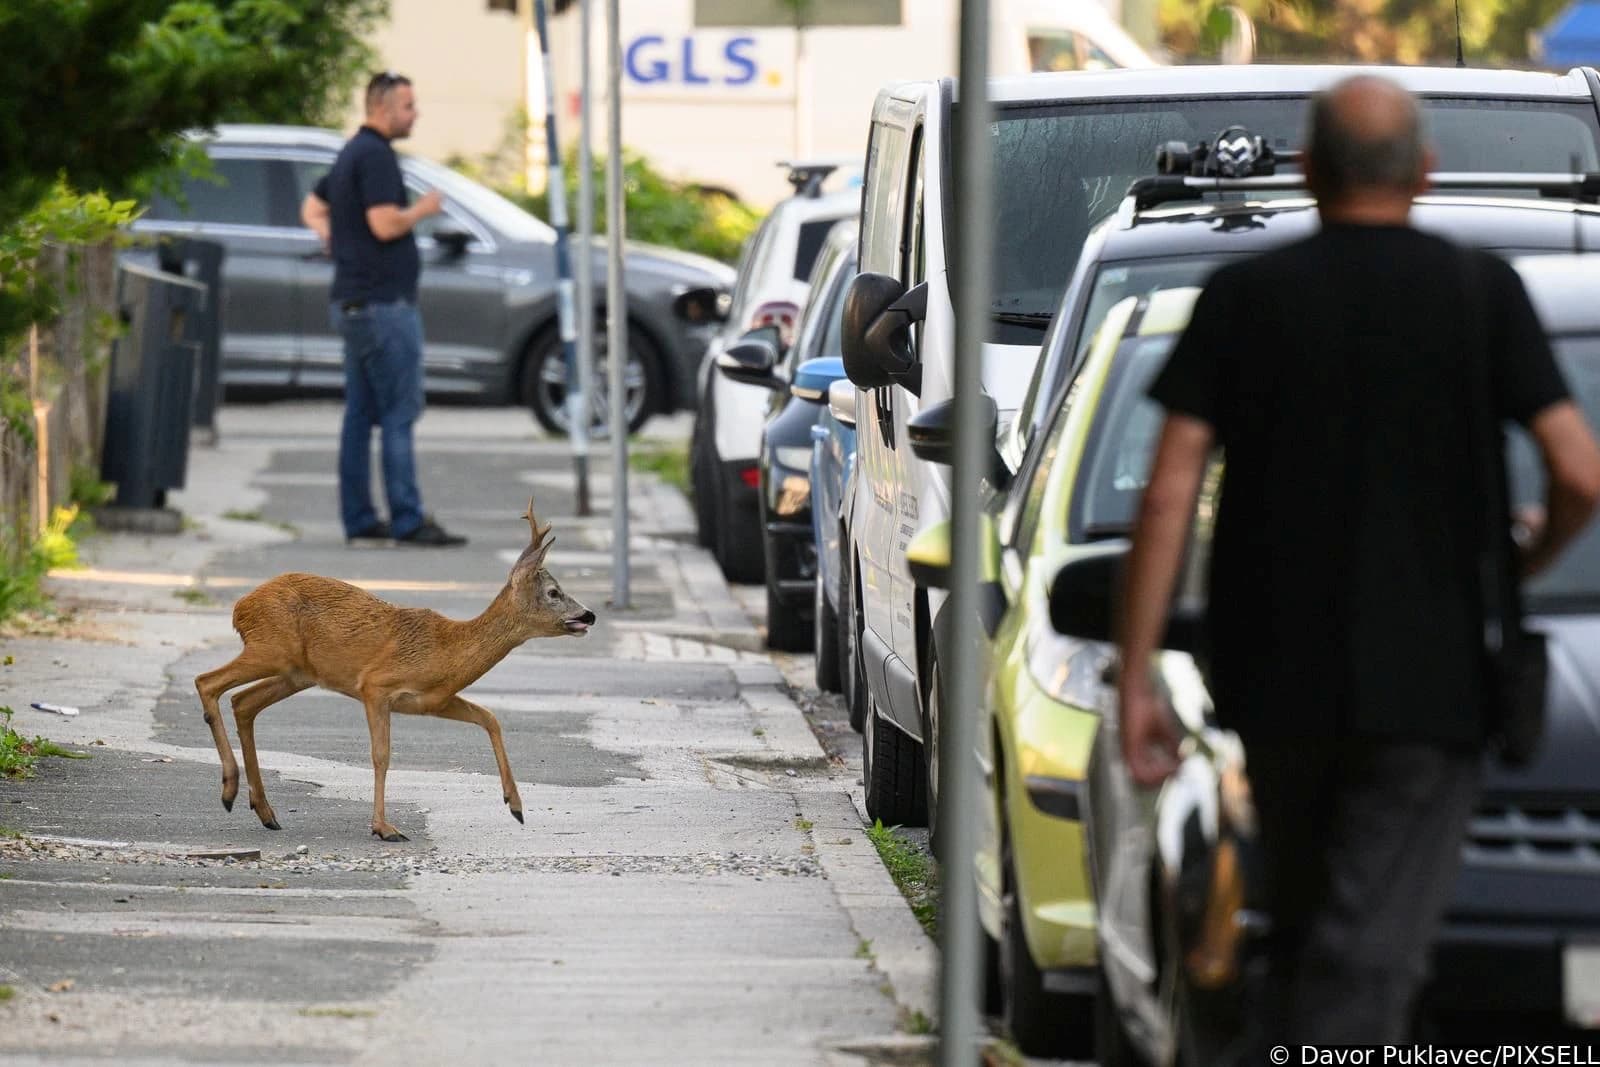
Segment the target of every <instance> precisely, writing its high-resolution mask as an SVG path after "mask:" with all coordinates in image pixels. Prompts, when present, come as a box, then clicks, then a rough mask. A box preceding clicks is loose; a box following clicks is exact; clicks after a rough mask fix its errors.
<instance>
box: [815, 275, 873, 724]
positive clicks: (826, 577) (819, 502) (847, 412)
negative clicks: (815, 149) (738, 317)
mask: <svg viewBox="0 0 1600 1067" xmlns="http://www.w3.org/2000/svg"><path fill="white" fill-rule="evenodd" d="M854 261H855V260H854V255H853V253H852V256H851V264H852V266H851V267H849V268H847V269H850V270H853V269H854V266H853V264H854ZM840 312H841V314H842V313H843V308H841V309H840ZM839 370H840V375H839V377H838V378H837V379H836V380H835V381H834V382H833V383H832V384H831V385H829V386H828V395H827V401H828V403H827V407H826V408H825V409H824V410H823V412H822V414H821V415H819V416H818V417H817V421H816V424H815V425H814V426H812V427H811V441H812V445H811V529H812V536H813V537H814V538H815V539H816V544H817V577H816V589H815V591H814V594H813V595H814V598H815V601H816V608H815V610H814V612H813V616H812V645H813V647H814V648H815V649H816V656H817V688H819V689H822V690H825V691H827V692H842V693H843V694H844V703H845V708H846V710H847V711H848V712H849V713H850V725H851V726H852V727H854V728H855V730H856V731H857V732H860V730H861V728H862V725H863V723H862V718H861V711H862V707H863V704H864V701H863V698H862V696H861V692H862V687H863V686H864V685H865V679H864V678H863V677H862V674H861V667H860V657H859V656H857V655H856V652H855V632H856V630H855V614H854V612H853V611H852V609H851V605H850V600H849V595H850V594H849V583H848V582H846V581H845V580H844V562H845V561H846V560H848V559H849V558H850V547H849V546H850V504H851V503H852V502H853V500H854V499H855V497H854V495H853V494H852V493H851V492H850V479H851V478H853V477H854V476H855V468H856V387H855V385H854V384H852V383H851V381H850V380H849V379H848V378H846V377H844V361H843V360H842V359H841V360H840V361H839Z"/></svg>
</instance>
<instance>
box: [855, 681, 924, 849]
mask: <svg viewBox="0 0 1600 1067" xmlns="http://www.w3.org/2000/svg"><path fill="white" fill-rule="evenodd" d="M866 699H867V709H866V720H867V721H866V730H865V732H864V733H863V734H862V739H861V751H862V759H861V762H862V772H863V773H862V779H863V780H864V781H865V782H866V791H867V818H869V819H875V820H877V821H879V822H881V823H883V825H885V826H923V825H925V824H926V823H927V821H928V795H927V781H926V778H925V776H924V769H925V768H924V766H923V762H922V746H921V745H919V744H917V743H916V742H915V741H913V740H911V738H909V737H907V736H906V735H905V734H904V733H902V732H901V731H900V730H899V729H898V728H896V727H894V726H891V725H889V724H888V723H887V722H884V721H883V717H882V716H880V715H879V714H878V713H877V711H876V709H874V708H873V707H872V697H871V695H870V694H868V695H867V698H866Z"/></svg>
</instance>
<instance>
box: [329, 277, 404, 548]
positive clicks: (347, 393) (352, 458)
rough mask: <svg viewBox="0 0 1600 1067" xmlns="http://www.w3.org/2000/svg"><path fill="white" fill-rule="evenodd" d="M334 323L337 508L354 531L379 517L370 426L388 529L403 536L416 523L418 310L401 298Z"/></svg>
mask: <svg viewBox="0 0 1600 1067" xmlns="http://www.w3.org/2000/svg"><path fill="white" fill-rule="evenodd" d="M332 314H333V322H334V326H335V327H336V328H337V329H338V331H339V334H340V336H341V337H343V338H344V427H343V429H342V430H341V432H340V434H339V511H340V517H341V518H342V519H343V521H344V532H345V535H346V536H347V537H353V536H355V535H356V534H359V533H362V532H364V531H365V530H368V529H370V528H371V527H372V526H373V525H375V524H376V523H377V522H378V513H377V512H376V511H374V510H373V508H372V429H373V427H377V428H378V430H379V431H380V434H381V447H382V458H383V489H384V496H385V497H387V498H388V501H389V528H390V531H391V532H392V533H393V535H394V536H395V537H404V536H406V535H407V534H409V533H411V532H412V531H413V530H415V529H416V528H417V527H418V526H420V525H422V494H421V493H420V492H419V491H418V490H417V464H416V451H415V449H414V448H413V447H412V443H411V425H412V423H414V422H416V421H417V419H419V418H421V417H422V316H421V315H420V314H418V312H417V308H416V305H414V304H410V303H406V302H404V301H396V302H394V303H388V304H367V305H366V306H365V307H362V308H359V309H356V310H351V311H345V310H344V309H343V308H342V307H341V306H340V305H339V304H337V303H335V304H334V305H333V309H332Z"/></svg>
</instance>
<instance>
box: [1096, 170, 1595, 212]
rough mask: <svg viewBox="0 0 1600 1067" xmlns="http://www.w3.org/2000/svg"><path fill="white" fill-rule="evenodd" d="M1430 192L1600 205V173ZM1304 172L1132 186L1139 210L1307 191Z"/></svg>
mask: <svg viewBox="0 0 1600 1067" xmlns="http://www.w3.org/2000/svg"><path fill="white" fill-rule="evenodd" d="M1428 185H1429V188H1431V189H1483V190H1497V189H1498V190H1506V191H1523V190H1531V191H1533V192H1537V193H1538V194H1539V195H1540V196H1543V197H1549V198H1551V199H1557V200H1573V201H1578V202H1581V203H1595V202H1597V201H1600V172H1596V173H1590V174H1562V173H1543V174H1515V173H1494V172H1484V173H1481V174H1475V173H1471V172H1464V171H1445V172H1441V173H1436V174H1430V175H1428ZM1306 188H1307V185H1306V177H1305V175H1304V174H1274V175H1269V176H1263V177H1253V178H1196V177H1191V176H1189V175H1182V174H1162V175H1157V176H1153V177H1149V178H1138V179H1136V180H1135V181H1134V182H1133V184H1132V185H1130V186H1129V187H1128V196H1129V198H1130V199H1131V200H1132V201H1133V206H1134V209H1135V210H1137V211H1143V210H1145V209H1147V208H1152V207H1157V206H1159V205H1161V204H1168V203H1178V202H1182V201H1186V200H1199V199H1200V198H1201V197H1203V196H1205V195H1206V194H1208V193H1252V192H1280V191H1285V190H1294V189H1306Z"/></svg>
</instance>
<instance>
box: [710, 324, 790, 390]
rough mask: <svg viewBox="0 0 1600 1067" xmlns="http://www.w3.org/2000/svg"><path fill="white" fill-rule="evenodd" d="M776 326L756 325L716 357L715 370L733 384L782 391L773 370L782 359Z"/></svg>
mask: <svg viewBox="0 0 1600 1067" xmlns="http://www.w3.org/2000/svg"><path fill="white" fill-rule="evenodd" d="M781 344H782V342H781V341H780V340H779V335H778V328H777V327H776V326H759V327H757V328H756V329H754V330H751V331H750V332H749V333H747V334H745V335H744V336H743V337H741V338H739V339H738V340H737V341H735V342H734V343H733V344H731V345H729V346H728V347H727V348H725V349H723V350H722V351H721V352H719V353H718V354H717V370H719V371H721V372H722V373H723V374H724V375H726V376H727V377H728V378H730V379H732V380H733V381H736V382H743V383H744V384H746V385H759V386H760V387H761V388H763V389H773V390H778V389H783V388H785V387H786V384H787V383H785V382H784V380H783V379H782V378H780V377H778V375H777V372H776V371H775V370H774V368H776V367H777V365H778V360H780V359H781V358H783V349H782V347H781Z"/></svg>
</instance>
